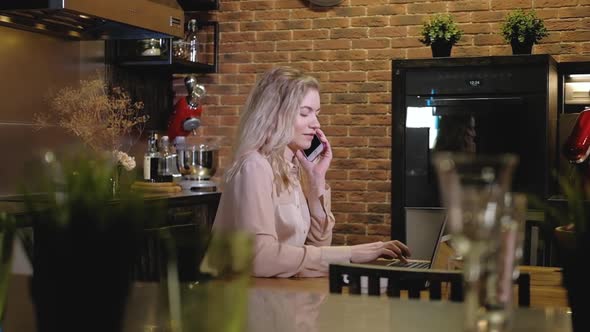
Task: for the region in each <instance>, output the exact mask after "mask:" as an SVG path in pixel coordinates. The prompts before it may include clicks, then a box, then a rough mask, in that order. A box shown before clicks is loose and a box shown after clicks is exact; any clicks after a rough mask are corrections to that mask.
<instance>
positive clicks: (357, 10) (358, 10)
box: [328, 7, 367, 17]
mask: <svg viewBox="0 0 590 332" xmlns="http://www.w3.org/2000/svg"><path fill="white" fill-rule="evenodd" d="M365 15H367V8H366V7H336V8H334V10H331V11H330V12H329V13H328V16H335V17H347V16H365Z"/></svg>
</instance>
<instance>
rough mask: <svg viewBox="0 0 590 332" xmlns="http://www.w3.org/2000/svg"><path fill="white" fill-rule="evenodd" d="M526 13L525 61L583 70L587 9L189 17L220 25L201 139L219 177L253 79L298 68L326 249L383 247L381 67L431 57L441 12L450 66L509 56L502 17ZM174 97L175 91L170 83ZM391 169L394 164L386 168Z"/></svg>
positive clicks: (274, 5)
mask: <svg viewBox="0 0 590 332" xmlns="http://www.w3.org/2000/svg"><path fill="white" fill-rule="evenodd" d="M515 8H526V9H529V8H534V9H535V10H536V11H537V14H538V16H540V17H541V18H543V19H544V20H545V24H546V26H547V28H548V29H549V31H550V35H549V37H547V38H545V39H544V40H543V41H542V43H541V44H538V45H535V46H534V48H533V53H535V54H540V53H548V54H552V55H553V56H554V57H555V58H556V59H557V60H558V61H588V60H590V0H461V1H423V0H344V1H343V2H342V3H341V4H340V5H338V6H336V7H332V8H327V9H322V8H318V7H312V6H310V5H309V4H308V2H307V1H306V0H276V1H235V0H220V10H219V11H215V12H210V13H208V14H202V13H201V14H198V15H196V16H197V17H203V16H205V18H211V19H214V20H217V21H219V23H220V31H221V35H220V48H219V50H220V58H219V60H220V70H219V74H215V75H204V76H202V77H201V78H200V80H201V82H203V83H204V84H206V86H207V88H208V92H209V96H208V97H207V99H206V102H207V107H206V111H205V115H204V118H203V123H204V133H205V134H207V135H212V136H222V137H225V138H226V139H225V141H224V144H223V148H222V151H221V153H220V156H221V158H220V166H221V171H220V172H219V173H221V172H222V171H223V169H224V168H225V167H227V165H228V163H229V162H230V159H231V155H230V151H231V150H230V145H231V143H232V140H233V137H234V132H235V128H236V124H237V121H238V114H239V111H240V107H241V106H242V105H243V104H244V102H245V99H246V95H247V93H248V91H249V90H250V88H251V86H252V85H253V83H254V82H255V80H256V75H257V74H258V73H261V72H263V71H265V70H266V69H268V68H270V67H272V66H275V65H289V66H293V67H297V68H301V69H303V70H305V71H307V72H309V73H311V74H312V75H314V76H315V77H317V78H318V79H319V80H320V81H321V82H322V94H321V98H322V113H321V116H320V121H321V124H322V129H323V130H324V131H325V132H326V135H327V136H328V137H329V139H330V141H331V143H332V146H333V149H334V156H335V157H334V161H333V163H332V167H331V170H330V172H329V173H328V179H329V183H330V184H331V186H332V196H333V197H332V202H333V212H334V215H335V216H336V220H337V225H336V228H335V236H334V242H335V243H338V244H340V243H348V244H354V243H359V242H366V241H369V240H379V239H388V238H389V237H390V226H389V225H390V223H391V218H390V214H389V210H390V200H391V197H390V196H391V194H390V187H391V181H395V179H391V175H390V164H391V161H390V156H391V153H390V145H391V123H390V122H391V107H390V102H391V95H390V91H391V61H390V60H391V59H393V58H422V57H431V53H430V48H428V47H425V46H423V45H422V44H421V43H420V42H419V41H418V38H419V36H418V34H419V31H420V28H421V24H422V22H423V20H425V19H426V18H427V17H428V16H430V15H432V14H433V13H440V12H450V13H452V14H453V15H454V17H455V19H456V20H457V21H458V22H459V23H460V26H461V28H462V29H463V30H464V32H465V34H464V36H463V38H462V40H461V41H460V42H459V43H458V44H457V45H455V47H454V48H453V53H452V56H488V55H508V54H511V49H510V46H509V45H507V44H505V43H504V41H503V39H502V36H501V34H500V32H499V31H500V24H501V22H502V20H503V18H504V16H505V15H506V14H507V13H508V12H509V11H510V10H512V9H515ZM175 86H176V90H177V91H179V93H180V94H182V88H181V87H182V82H181V79H178V80H177V81H176V82H175ZM394 162H395V161H394Z"/></svg>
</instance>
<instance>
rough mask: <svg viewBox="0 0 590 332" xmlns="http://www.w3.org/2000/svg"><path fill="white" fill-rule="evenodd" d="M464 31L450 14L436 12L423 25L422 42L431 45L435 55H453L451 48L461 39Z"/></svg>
mask: <svg viewBox="0 0 590 332" xmlns="http://www.w3.org/2000/svg"><path fill="white" fill-rule="evenodd" d="M462 34H463V31H462V30H461V29H460V28H459V26H458V25H457V23H455V20H454V19H453V17H452V16H451V15H450V14H436V15H434V16H433V17H431V18H430V19H429V20H428V21H427V22H425V23H424V25H423V26H422V31H421V32H420V35H421V36H422V38H421V39H419V40H420V42H422V43H423V44H424V45H427V46H428V45H430V47H431V48H432V56H433V57H446V56H450V55H451V49H452V47H453V45H455V44H456V43H457V42H458V41H459V40H461V36H462Z"/></svg>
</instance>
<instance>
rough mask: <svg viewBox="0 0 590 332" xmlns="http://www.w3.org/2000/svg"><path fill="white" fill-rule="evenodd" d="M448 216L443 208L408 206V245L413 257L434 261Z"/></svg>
mask: <svg viewBox="0 0 590 332" xmlns="http://www.w3.org/2000/svg"><path fill="white" fill-rule="evenodd" d="M446 216H447V214H446V211H445V209H443V208H436V207H434V208H431V207H427V208H422V207H420V208H417V207H406V225H407V226H406V245H408V247H409V248H410V250H411V252H412V257H411V259H419V260H427V261H434V258H435V256H436V252H437V250H438V246H439V243H440V238H441V237H442V235H443V233H444V228H445V220H446Z"/></svg>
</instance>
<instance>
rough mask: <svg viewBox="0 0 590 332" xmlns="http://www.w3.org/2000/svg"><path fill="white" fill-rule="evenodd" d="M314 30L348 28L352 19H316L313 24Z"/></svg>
mask: <svg viewBox="0 0 590 332" xmlns="http://www.w3.org/2000/svg"><path fill="white" fill-rule="evenodd" d="M312 26H313V29H333V28H348V27H349V26H350V19H348V18H344V17H338V18H325V19H316V20H313V23H312Z"/></svg>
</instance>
